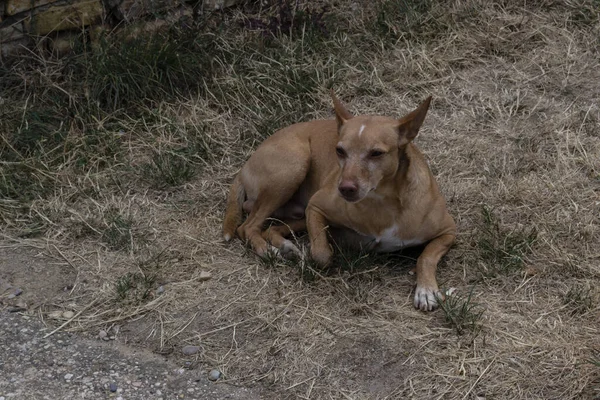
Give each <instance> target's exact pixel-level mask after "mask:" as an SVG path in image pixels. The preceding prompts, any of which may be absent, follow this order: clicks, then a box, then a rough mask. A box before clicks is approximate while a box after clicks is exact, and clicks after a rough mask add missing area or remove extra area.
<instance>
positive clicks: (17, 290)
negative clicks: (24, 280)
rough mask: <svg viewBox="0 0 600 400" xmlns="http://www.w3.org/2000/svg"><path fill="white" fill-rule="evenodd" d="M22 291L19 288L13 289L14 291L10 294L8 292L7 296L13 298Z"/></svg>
mask: <svg viewBox="0 0 600 400" xmlns="http://www.w3.org/2000/svg"><path fill="white" fill-rule="evenodd" d="M22 293H23V291H22V290H21V289H15V291H14V292H13V293H11V294H9V295H8V296H7V297H8V298H9V299H14V298H15V297H17V296H20V295H21V294H22Z"/></svg>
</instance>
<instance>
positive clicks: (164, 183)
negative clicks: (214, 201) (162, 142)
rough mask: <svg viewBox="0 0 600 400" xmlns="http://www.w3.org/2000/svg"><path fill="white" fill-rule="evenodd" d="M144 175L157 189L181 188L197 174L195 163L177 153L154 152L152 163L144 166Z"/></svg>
mask: <svg viewBox="0 0 600 400" xmlns="http://www.w3.org/2000/svg"><path fill="white" fill-rule="evenodd" d="M142 168H143V172H144V175H145V176H146V178H147V179H148V180H149V181H150V182H152V186H153V187H155V188H157V189H164V188H167V187H176V186H180V185H182V184H184V183H186V182H189V181H190V180H191V179H192V178H193V177H194V175H195V174H196V168H195V166H194V165H193V163H192V162H191V161H190V160H189V159H188V158H187V157H185V155H182V154H179V153H178V152H175V151H166V152H159V151H154V152H153V154H152V157H151V159H150V162H148V163H146V164H144V165H143V166H142Z"/></svg>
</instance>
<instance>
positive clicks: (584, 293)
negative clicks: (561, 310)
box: [563, 285, 594, 314]
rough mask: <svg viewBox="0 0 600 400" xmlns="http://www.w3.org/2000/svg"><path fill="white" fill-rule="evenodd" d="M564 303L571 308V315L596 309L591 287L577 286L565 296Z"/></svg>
mask: <svg viewBox="0 0 600 400" xmlns="http://www.w3.org/2000/svg"><path fill="white" fill-rule="evenodd" d="M563 303H564V304H565V305H566V306H568V307H569V309H570V310H571V314H583V313H585V312H587V311H590V310H591V309H593V308H594V296H593V293H592V289H591V288H590V287H589V286H583V285H575V286H573V287H571V288H570V289H569V291H568V292H567V293H566V294H565V296H564V298H563Z"/></svg>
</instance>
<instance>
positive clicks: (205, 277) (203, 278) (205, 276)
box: [198, 271, 212, 281]
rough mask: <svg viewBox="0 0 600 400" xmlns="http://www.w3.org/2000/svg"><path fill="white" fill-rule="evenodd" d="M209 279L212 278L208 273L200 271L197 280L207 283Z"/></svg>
mask: <svg viewBox="0 0 600 400" xmlns="http://www.w3.org/2000/svg"><path fill="white" fill-rule="evenodd" d="M210 278H212V275H211V273H210V272H208V271H200V276H199V277H198V280H201V281H207V280H209V279H210Z"/></svg>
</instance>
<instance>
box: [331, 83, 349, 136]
mask: <svg viewBox="0 0 600 400" xmlns="http://www.w3.org/2000/svg"><path fill="white" fill-rule="evenodd" d="M331 100H333V109H334V110H335V119H336V120H337V123H338V128H339V127H340V126H342V125H343V124H344V122H346V121H348V120H349V119H351V118H352V117H353V115H352V114H350V112H349V111H348V110H346V107H344V105H343V104H342V103H341V102H340V101H339V100H338V98H337V97H336V96H335V93H334V92H333V89H331Z"/></svg>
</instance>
